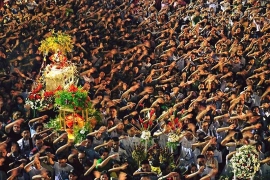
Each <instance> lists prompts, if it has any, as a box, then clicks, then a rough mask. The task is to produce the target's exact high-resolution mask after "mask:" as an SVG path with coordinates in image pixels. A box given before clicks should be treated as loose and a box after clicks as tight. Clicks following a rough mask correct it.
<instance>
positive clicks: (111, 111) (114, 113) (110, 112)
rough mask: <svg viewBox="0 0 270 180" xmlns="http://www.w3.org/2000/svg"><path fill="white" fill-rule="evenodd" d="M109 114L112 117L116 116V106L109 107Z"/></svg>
mask: <svg viewBox="0 0 270 180" xmlns="http://www.w3.org/2000/svg"><path fill="white" fill-rule="evenodd" d="M109 114H110V116H111V117H112V118H116V117H117V108H116V107H115V106H112V107H110V111H109Z"/></svg>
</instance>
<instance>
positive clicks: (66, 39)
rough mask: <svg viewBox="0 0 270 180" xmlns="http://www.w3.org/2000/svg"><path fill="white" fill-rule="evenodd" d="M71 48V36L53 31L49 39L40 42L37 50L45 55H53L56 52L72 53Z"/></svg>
mask: <svg viewBox="0 0 270 180" xmlns="http://www.w3.org/2000/svg"><path fill="white" fill-rule="evenodd" d="M72 48H73V44H72V38H71V36H69V35H67V34H64V33H61V32H57V33H55V32H54V31H53V32H52V36H51V37H48V38H46V39H45V40H43V41H41V46H40V47H39V50H40V51H41V52H42V53H43V54H46V55H47V54H48V53H49V52H51V53H53V54H54V53H56V52H62V53H68V52H71V51H72Z"/></svg>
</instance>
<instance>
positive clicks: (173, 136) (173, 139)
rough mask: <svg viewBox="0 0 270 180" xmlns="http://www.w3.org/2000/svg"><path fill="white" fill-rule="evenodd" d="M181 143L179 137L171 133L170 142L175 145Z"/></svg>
mask: <svg viewBox="0 0 270 180" xmlns="http://www.w3.org/2000/svg"><path fill="white" fill-rule="evenodd" d="M178 141H179V136H178V135H177V134H174V133H170V134H169V137H168V142H171V143H174V142H178Z"/></svg>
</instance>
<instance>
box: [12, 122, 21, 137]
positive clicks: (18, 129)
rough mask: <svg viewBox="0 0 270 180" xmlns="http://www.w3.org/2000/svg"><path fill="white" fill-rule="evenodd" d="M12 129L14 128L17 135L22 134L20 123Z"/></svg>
mask: <svg viewBox="0 0 270 180" xmlns="http://www.w3.org/2000/svg"><path fill="white" fill-rule="evenodd" d="M12 128H13V131H14V133H16V134H20V133H21V125H20V124H19V123H15V124H14V125H13V127H12Z"/></svg>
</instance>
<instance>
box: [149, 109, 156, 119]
mask: <svg viewBox="0 0 270 180" xmlns="http://www.w3.org/2000/svg"><path fill="white" fill-rule="evenodd" d="M154 113H155V110H154V109H152V110H151V111H150V117H152V116H153V114H154Z"/></svg>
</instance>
